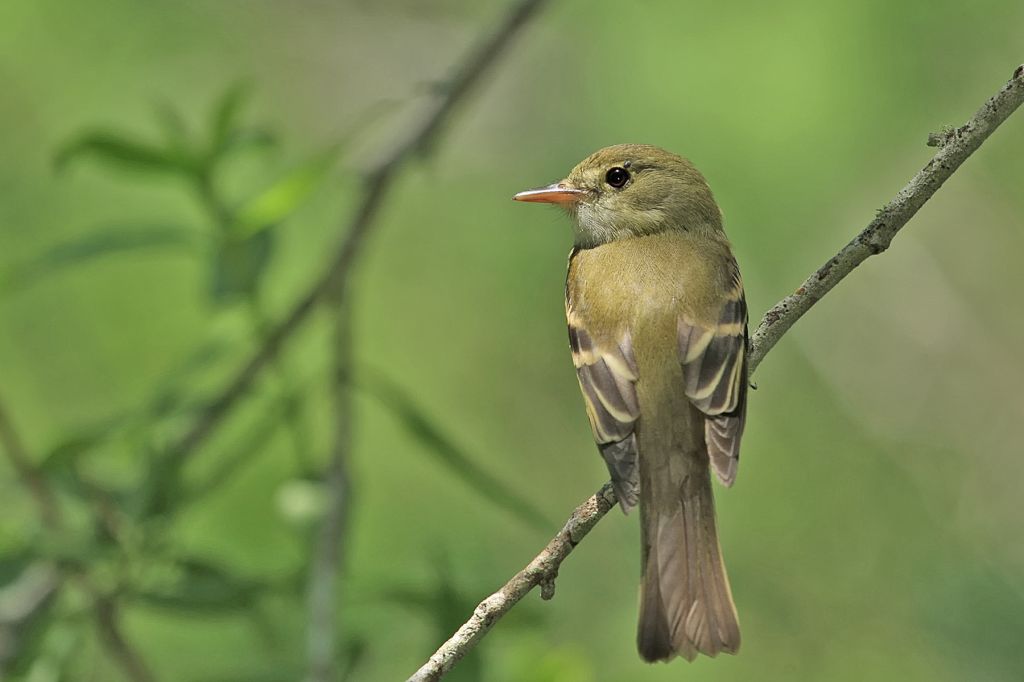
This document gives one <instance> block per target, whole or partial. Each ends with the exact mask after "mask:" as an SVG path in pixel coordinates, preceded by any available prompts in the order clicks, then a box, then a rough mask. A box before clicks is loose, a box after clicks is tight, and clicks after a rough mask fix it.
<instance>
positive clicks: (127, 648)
mask: <svg viewBox="0 0 1024 682" xmlns="http://www.w3.org/2000/svg"><path fill="white" fill-rule="evenodd" d="M94 605H95V608H96V631H97V632H98V633H99V635H100V641H101V643H102V644H103V646H104V648H105V649H106V650H107V653H109V654H110V655H111V657H112V658H113V659H114V661H116V662H117V664H118V665H119V666H120V667H121V670H122V672H124V674H125V676H126V677H127V678H128V679H129V680H131V681H132V682H154V681H155V679H156V678H154V677H153V673H151V672H150V670H149V666H147V665H146V662H145V661H144V660H142V657H141V656H140V655H139V653H138V652H137V651H136V650H135V648H134V647H133V646H132V645H131V644H130V643H129V642H128V640H127V639H125V636H124V633H122V632H121V611H120V608H119V607H118V604H117V602H116V601H115V600H114V599H113V598H112V597H98V598H97V599H96V601H95V602H94Z"/></svg>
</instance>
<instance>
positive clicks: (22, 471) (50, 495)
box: [0, 402, 60, 528]
mask: <svg viewBox="0 0 1024 682" xmlns="http://www.w3.org/2000/svg"><path fill="white" fill-rule="evenodd" d="M0 444H2V445H3V448H4V452H6V453H7V459H8V460H9V461H10V463H11V466H12V467H14V472H15V473H16V474H17V475H18V478H19V479H21V482H22V483H23V484H24V485H25V487H26V488H28V491H29V493H30V494H31V495H32V499H33V500H35V503H36V507H38V509H39V516H40V518H41V519H42V520H43V524H44V525H46V526H47V527H49V528H54V527H56V526H59V525H60V507H59V506H58V504H57V496H56V495H55V494H54V492H53V489H52V488H51V487H50V485H49V484H48V483H47V482H46V479H45V478H44V477H43V475H42V474H41V473H40V472H39V470H38V469H37V468H36V466H35V464H34V463H33V462H32V458H31V457H30V456H29V454H28V451H27V450H26V449H25V443H24V442H23V441H22V440H21V436H20V435H19V434H18V430H17V429H15V428H14V423H13V422H12V421H11V418H10V415H8V413H7V409H6V408H5V407H4V405H3V403H2V402H0Z"/></svg>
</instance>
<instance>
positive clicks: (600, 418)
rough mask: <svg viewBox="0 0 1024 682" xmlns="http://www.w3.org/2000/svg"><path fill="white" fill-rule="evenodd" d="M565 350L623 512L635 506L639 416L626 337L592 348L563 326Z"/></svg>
mask: <svg viewBox="0 0 1024 682" xmlns="http://www.w3.org/2000/svg"><path fill="white" fill-rule="evenodd" d="M569 346H570V348H571V349H572V361H573V364H574V365H575V366H576V377H577V378H578V379H579V382H580V388H581V389H582V391H583V398H584V401H585V403H586V406H587V416H588V417H589V418H590V425H591V427H592V428H593V431H594V439H595V440H596V441H597V446H598V448H599V449H600V451H601V456H602V457H604V460H605V463H606V464H607V465H608V472H609V473H610V474H611V477H612V485H613V486H614V487H615V493H616V495H618V498H619V504H620V505H621V507H622V509H623V511H627V512H628V511H629V510H630V509H631V508H633V507H635V506H636V504H637V502H638V501H639V497H640V495H639V493H640V476H639V472H638V470H637V448H636V434H635V433H634V428H635V426H636V420H637V418H638V417H639V416H640V406H639V403H638V402H637V396H636V379H637V368H636V361H635V360H634V358H633V349H632V344H631V342H630V339H629V336H628V334H627V336H626V338H625V339H623V340H622V342H620V343H619V344H618V345H617V346H616V347H614V348H598V347H597V346H596V345H595V344H594V342H593V339H592V338H591V337H590V335H589V334H588V333H587V331H586V330H585V329H583V328H582V327H580V326H578V325H576V324H573V321H572V319H570V322H569Z"/></svg>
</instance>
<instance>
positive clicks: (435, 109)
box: [170, 0, 546, 460]
mask: <svg viewBox="0 0 1024 682" xmlns="http://www.w3.org/2000/svg"><path fill="white" fill-rule="evenodd" d="M545 2H546V0H519V1H518V2H516V3H515V4H514V5H512V7H511V9H510V10H509V12H508V15H507V16H506V17H505V19H504V20H503V21H502V22H501V24H499V26H498V27H497V29H496V30H495V31H494V32H493V33H492V34H490V35H489V36H488V37H487V38H486V39H485V40H483V41H482V42H481V43H480V44H479V46H478V47H476V49H473V50H471V51H470V53H469V55H468V56H467V58H466V59H465V60H464V61H463V62H460V64H459V66H458V67H457V69H456V71H455V73H454V74H453V75H452V77H451V78H450V79H449V80H448V81H447V83H446V84H445V86H444V87H441V88H437V89H436V95H435V99H434V102H433V103H432V106H431V107H430V109H429V110H428V112H427V114H426V115H425V116H424V118H423V119H422V120H421V122H420V123H419V125H416V126H414V127H413V128H412V129H410V131H409V133H408V135H407V136H406V137H405V138H404V140H403V141H402V142H400V143H399V144H397V145H396V146H395V147H394V149H393V150H392V151H391V152H390V153H389V154H387V156H386V157H385V158H384V159H383V160H382V161H381V162H380V163H379V164H377V166H376V167H374V168H372V169H371V170H370V171H369V172H368V173H367V175H366V178H365V179H364V192H363V197H362V200H361V202H360V204H359V206H358V207H357V208H356V211H355V213H354V214H353V216H352V218H351V220H350V221H349V223H348V226H347V229H346V231H345V237H344V239H343V240H342V242H341V245H340V246H339V248H338V251H337V253H336V254H335V256H334V259H333V261H332V262H331V264H330V266H329V267H328V268H327V270H326V271H325V272H324V273H323V275H321V277H320V278H319V279H318V280H317V281H316V282H315V283H314V284H313V285H312V287H310V289H309V290H308V291H307V292H306V294H305V295H304V296H302V297H301V298H300V299H299V300H298V302H296V304H295V305H294V307H292V309H291V310H290V311H289V313H288V314H287V315H286V316H285V317H284V319H283V320H282V321H281V322H280V323H278V325H277V326H276V327H273V328H271V329H270V330H268V332H267V335H266V337H265V338H264V339H263V343H262V345H261V346H260V347H259V348H258V349H257V350H256V353H255V354H254V355H253V356H252V357H251V358H250V359H249V361H248V362H246V363H245V365H244V366H243V367H242V369H241V370H239V372H238V373H237V374H236V375H235V377H234V378H233V379H232V380H231V381H230V382H228V384H227V387H226V388H225V389H224V391H223V392H222V393H221V394H220V395H219V396H218V397H217V398H216V399H215V400H214V401H213V402H212V403H210V405H209V406H208V407H207V409H206V410H205V411H204V412H203V414H202V415H201V416H200V417H199V418H198V420H197V421H196V423H195V424H193V426H192V428H191V429H190V430H189V431H187V432H186V433H185V435H184V436H182V438H181V439H180V440H179V441H178V442H177V443H175V444H174V446H173V447H171V448H170V453H171V456H172V457H175V458H177V459H179V460H184V459H187V458H188V457H189V456H190V455H191V454H192V452H194V451H195V449H196V448H197V447H198V446H199V445H201V444H202V443H203V442H204V441H205V440H206V438H207V437H208V436H209V435H210V434H211V433H212V432H213V431H214V429H215V428H216V427H217V426H218V425H219V424H220V422H221V420H223V419H224V417H225V416H226V415H227V414H228V413H229V412H230V411H231V408H232V407H233V406H234V405H235V403H236V402H238V400H239V399H240V398H241V397H242V396H243V395H245V394H246V392H247V391H248V390H249V388H250V387H251V386H252V384H253V383H254V382H255V380H256V378H257V377H258V376H259V374H260V372H261V371H262V370H263V368H264V367H265V366H266V365H267V363H268V362H270V361H271V360H272V359H273V358H274V357H276V356H277V354H278V353H279V352H280V350H281V346H282V345H283V344H284V342H285V341H286V340H288V339H289V338H290V337H291V336H292V334H293V332H295V330H296V329H297V328H298V327H299V326H300V325H301V324H302V323H303V322H304V321H305V320H306V319H307V318H308V317H309V315H310V313H311V312H313V310H314V309H315V308H316V307H317V304H319V303H320V302H321V301H323V299H324V298H325V297H326V296H327V295H328V294H332V295H333V296H336V297H338V298H340V296H341V294H342V292H343V291H344V289H345V285H346V279H347V275H348V272H349V270H350V269H351V265H352V263H353V262H354V260H355V258H356V256H357V255H358V254H359V251H360V249H361V247H362V245H363V243H364V240H365V238H366V235H367V234H368V233H369V232H370V228H371V227H372V225H373V223H374V219H375V218H376V215H377V210H378V209H379V208H380V206H381V204H382V202H383V199H384V197H385V196H386V195H387V192H388V190H390V189H391V185H392V183H393V182H394V179H395V178H396V177H397V173H398V171H399V170H400V169H401V167H402V166H403V165H404V164H405V163H406V162H407V161H408V160H410V159H411V158H412V157H413V156H414V155H416V154H417V153H420V154H425V153H427V152H429V150H430V146H431V144H432V143H433V142H434V141H435V140H436V138H437V137H438V136H439V134H440V133H441V130H442V129H443V127H444V124H445V123H446V122H447V121H448V119H449V118H450V117H451V115H452V113H453V111H454V110H455V108H456V106H457V105H458V104H459V103H461V102H462V101H463V100H464V99H465V98H466V96H467V95H468V94H469V92H470V91H471V90H472V89H473V88H474V87H475V86H476V85H478V84H479V82H480V80H481V77H482V76H483V74H484V73H485V72H486V71H487V69H488V68H490V67H491V66H493V65H494V64H495V62H497V60H498V57H500V56H501V55H502V53H503V52H504V51H505V48H506V47H507V46H508V44H509V43H510V42H511V41H512V39H513V38H514V37H515V36H516V35H517V34H518V33H519V31H520V30H521V29H522V28H523V27H524V26H525V25H526V24H527V22H528V21H529V20H530V19H531V18H532V17H533V16H534V15H535V14H536V13H537V11H538V10H539V9H540V8H541V7H542V6H543V5H544V3H545Z"/></svg>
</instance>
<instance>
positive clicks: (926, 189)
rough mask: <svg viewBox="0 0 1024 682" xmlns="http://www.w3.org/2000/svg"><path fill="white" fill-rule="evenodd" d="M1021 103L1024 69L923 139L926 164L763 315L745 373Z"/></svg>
mask: <svg viewBox="0 0 1024 682" xmlns="http://www.w3.org/2000/svg"><path fill="white" fill-rule="evenodd" d="M1021 102H1024V65H1021V66H1019V67H1017V69H1016V70H1015V71H1014V72H1013V76H1012V77H1011V78H1010V80H1009V81H1008V82H1007V83H1006V85H1004V86H1003V87H1002V89H1000V90H999V92H997V93H996V94H995V95H993V96H992V97H990V98H989V99H988V101H986V102H985V103H984V104H983V105H982V106H981V108H980V109H978V111H977V112H976V113H975V114H974V116H972V117H971V119H970V120H969V121H967V123H965V124H964V125H962V126H960V127H959V128H957V129H955V130H950V131H948V132H945V133H943V134H940V135H931V136H929V138H928V140H929V144H931V145H933V146H935V145H938V146H939V151H937V152H936V153H935V156H933V157H932V160H931V161H929V162H928V163H927V164H926V165H925V167H924V168H922V169H921V170H919V171H918V172H917V174H916V175H914V177H912V178H911V179H910V182H908V183H907V184H906V186H905V187H904V188H903V189H901V190H900V191H899V192H897V193H896V196H895V197H894V198H893V199H892V201H890V202H889V203H888V204H886V205H885V206H883V207H882V209H881V210H879V211H878V214H877V215H876V216H875V219H874V220H872V221H871V223H870V224H868V226H867V227H865V228H864V230H863V231H862V232H861V233H860V234H858V235H857V236H856V237H854V238H853V240H852V241H850V243H849V244H847V245H846V246H844V247H843V248H842V249H840V251H839V253H837V254H836V255H835V256H833V257H832V258H830V259H829V260H828V262H826V263H825V264H824V265H822V266H821V267H820V268H818V270H817V271H816V272H815V273H814V274H812V275H811V276H810V277H808V278H807V279H806V280H805V281H804V283H803V284H802V285H800V287H799V288H798V289H797V290H796V291H794V292H793V293H792V294H790V295H789V296H787V297H786V298H784V299H782V300H781V301H779V302H778V303H776V304H775V305H774V306H772V308H771V310H769V311H768V312H767V313H765V314H764V318H762V320H761V324H759V325H758V326H757V330H756V331H755V332H754V335H753V337H752V338H751V344H750V345H751V349H750V373H751V374H753V373H754V369H756V368H757V366H758V365H759V364H761V360H763V359H764V356H765V355H767V354H768V351H770V350H771V349H772V348H773V347H774V346H775V344H776V343H778V341H779V339H781V338H782V335H783V334H785V333H786V332H787V331H788V330H789V328H790V327H792V326H793V324H794V323H795V322H796V321H797V320H799V319H800V318H801V317H803V314H804V313H806V312H807V311H808V310H810V309H811V306H813V305H814V304H815V303H817V302H818V301H819V300H821V297H822V296H824V295H825V294H827V293H828V292H829V291H831V290H832V287H834V286H835V285H837V284H839V282H840V281H841V280H842V279H843V278H844V277H846V276H847V275H849V274H850V273H851V272H852V271H853V269H854V268H856V267H857V266H858V265H860V264H861V263H863V262H864V261H866V260H867V259H868V258H870V257H871V256H875V255H877V254H880V253H882V252H883V251H885V250H886V249H888V248H889V244H890V243H891V242H892V239H893V237H895V236H896V233H897V232H899V231H900V229H902V228H903V226H904V225H906V224H907V221H909V220H910V219H911V218H913V217H914V214H915V213H917V211H918V210H919V209H920V208H921V207H922V206H924V203H925V202H926V201H928V200H929V199H930V198H931V197H932V195H933V194H935V192H937V191H938V189H939V187H942V183H944V182H945V181H946V180H948V179H949V178H950V176H952V175H953V173H954V172H956V170H957V169H958V168H960V165H961V164H963V162H964V161H966V160H967V157H969V156H970V155H971V154H973V153H974V152H975V151H977V149H978V147H980V146H981V143H982V142H984V141H985V140H986V139H988V136H989V135H991V134H992V131H994V130H995V129H996V128H998V127H999V124H1001V123H1002V122H1003V121H1005V120H1006V119H1007V118H1008V117H1009V116H1010V114H1012V113H1013V112H1014V111H1016V109H1017V107H1019V106H1020V105H1021Z"/></svg>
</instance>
